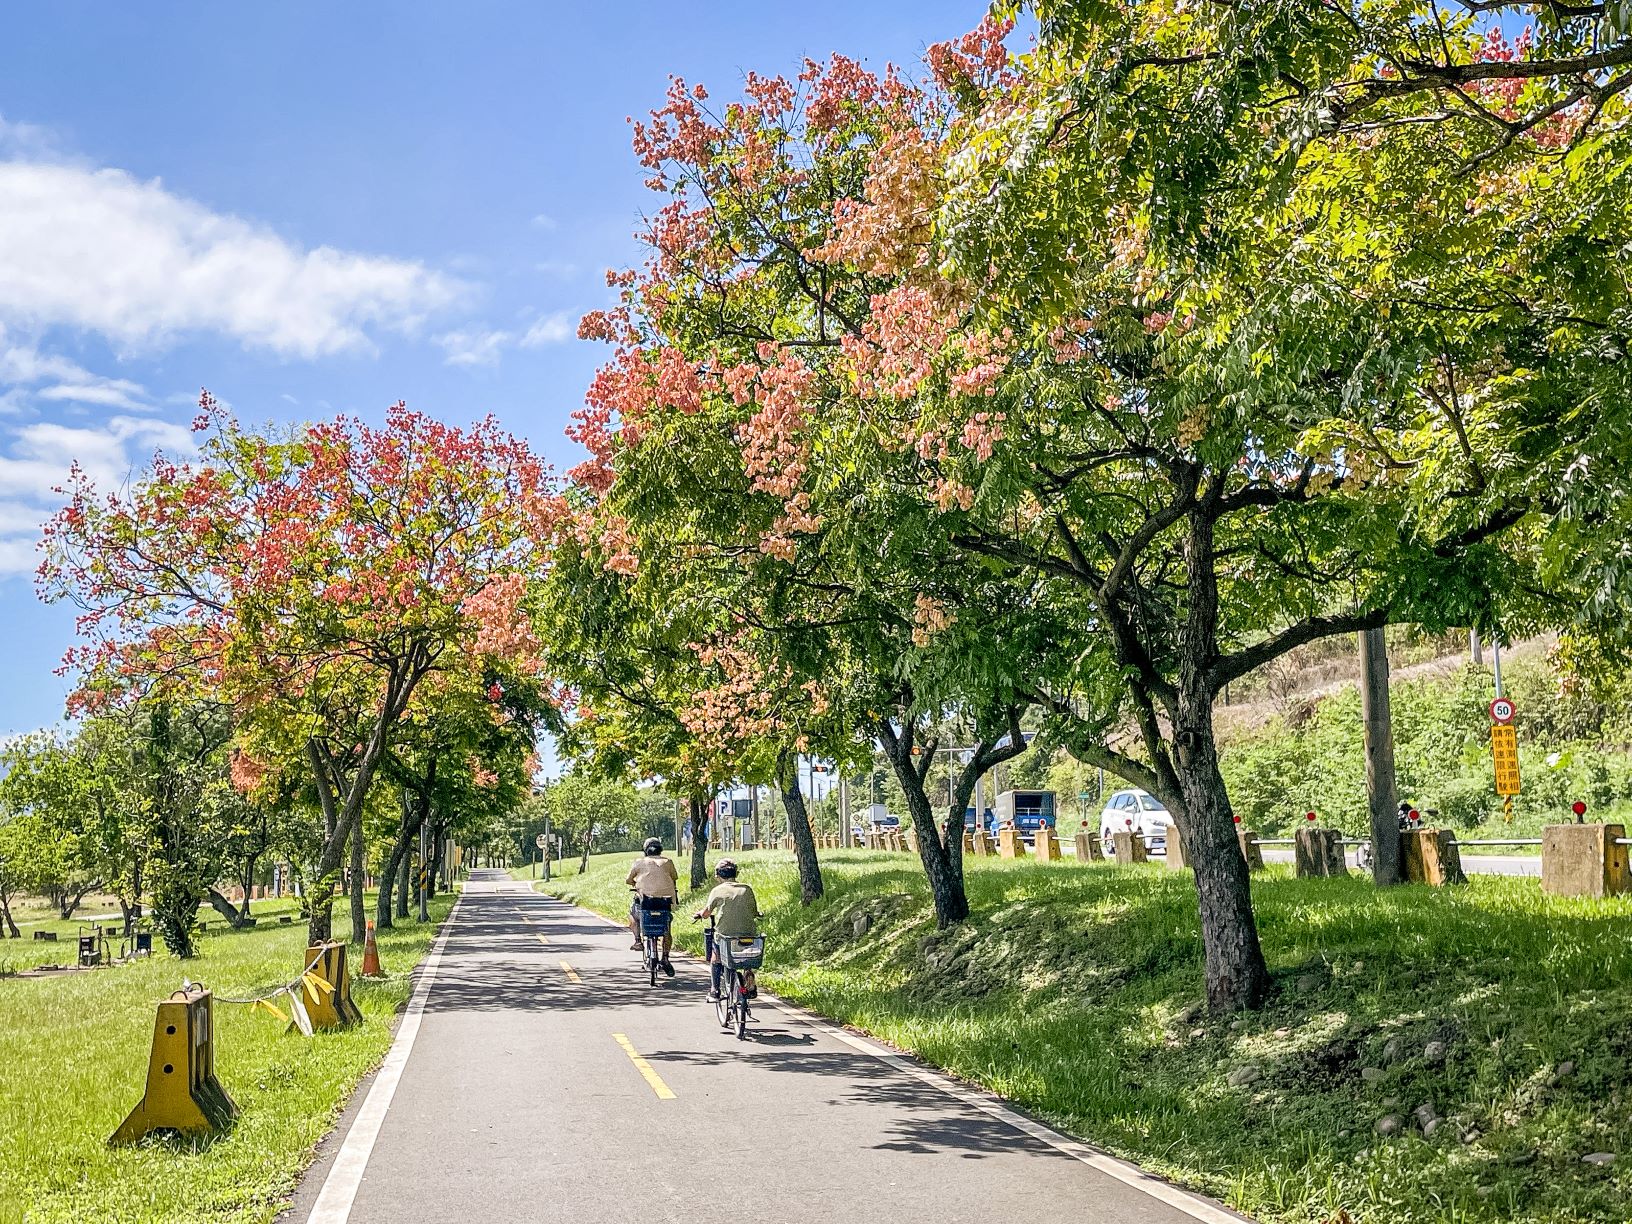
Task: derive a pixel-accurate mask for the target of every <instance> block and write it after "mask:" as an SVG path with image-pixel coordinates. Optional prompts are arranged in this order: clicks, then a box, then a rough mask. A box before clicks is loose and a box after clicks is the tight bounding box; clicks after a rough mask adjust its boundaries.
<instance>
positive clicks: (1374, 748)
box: [1360, 629, 1400, 885]
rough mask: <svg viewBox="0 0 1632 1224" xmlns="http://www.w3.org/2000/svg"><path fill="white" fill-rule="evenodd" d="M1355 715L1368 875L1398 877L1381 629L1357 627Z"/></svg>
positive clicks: (1381, 879)
mask: <svg viewBox="0 0 1632 1224" xmlns="http://www.w3.org/2000/svg"><path fill="white" fill-rule="evenodd" d="M1360 716H1361V718H1362V719H1363V720H1364V722H1365V739H1366V795H1367V797H1368V798H1369V800H1370V802H1371V875H1372V879H1373V880H1374V881H1375V882H1376V883H1377V884H1379V885H1389V884H1398V883H1399V882H1400V816H1399V799H1398V797H1397V792H1396V791H1395V789H1394V723H1393V719H1392V718H1391V717H1390V711H1389V702H1388V648H1387V643H1386V642H1385V641H1384V639H1383V631H1382V630H1381V629H1365V630H1362V631H1361V633H1360Z"/></svg>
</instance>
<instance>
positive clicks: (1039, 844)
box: [1032, 828, 1060, 863]
mask: <svg viewBox="0 0 1632 1224" xmlns="http://www.w3.org/2000/svg"><path fill="white" fill-rule="evenodd" d="M1032 847H1033V853H1035V854H1036V856H1037V861H1038V862H1039V863H1054V862H1058V861H1059V857H1060V839H1059V838H1057V837H1055V836H1054V830H1053V829H1049V828H1042V829H1038V830H1037V838H1036V840H1035V841H1034V842H1033V843H1032Z"/></svg>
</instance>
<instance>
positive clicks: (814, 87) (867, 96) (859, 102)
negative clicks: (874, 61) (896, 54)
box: [799, 55, 914, 138]
mask: <svg viewBox="0 0 1632 1224" xmlns="http://www.w3.org/2000/svg"><path fill="white" fill-rule="evenodd" d="M799 80H800V82H801V83H803V84H805V85H808V86H810V90H809V94H808V96H807V98H806V101H805V126H806V129H807V130H808V131H809V133H810V134H811V136H812V137H816V138H819V137H821V136H824V135H831V134H834V133H837V132H838V131H839V130H840V129H841V128H843V127H844V126H845V125H846V123H847V122H848V121H849V120H850V119H851V117H852V116H854V115H856V114H858V113H865V112H867V111H884V112H886V113H893V114H896V115H900V116H904V115H905V113H906V108H907V106H908V104H909V102H910V101H911V99H912V98H913V96H914V92H913V90H912V89H911V88H910V87H908V86H907V85H906V83H905V82H903V81H902V80H901V76H900V74H899V73H898V72H897V71H896V69H895V66H894V65H893V64H891V65H888V66H887V67H886V68H885V70H884V75H883V76H882V77H880V76H879V75H878V74H877V73H875V72H872V71H871V70H869V69H867V68H864V67H863V66H862V65H861V62H860V61H859V60H853V59H850V58H849V57H848V56H844V55H835V56H833V58H832V59H831V60H829V61H828V62H827V63H826V64H820V63H817V62H816V61H815V60H812V59H807V60H806V61H805V67H804V70H803V71H802V72H800V74H799Z"/></svg>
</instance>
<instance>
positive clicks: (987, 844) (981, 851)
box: [969, 833, 992, 858]
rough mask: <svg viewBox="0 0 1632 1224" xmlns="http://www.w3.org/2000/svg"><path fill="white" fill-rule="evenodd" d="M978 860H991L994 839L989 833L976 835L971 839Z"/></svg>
mask: <svg viewBox="0 0 1632 1224" xmlns="http://www.w3.org/2000/svg"><path fill="white" fill-rule="evenodd" d="M969 842H970V845H971V847H972V848H973V850H974V852H975V857H976V858H990V857H991V855H992V837H991V834H989V833H976V834H975V835H974V836H973V837H971V838H970V839H969Z"/></svg>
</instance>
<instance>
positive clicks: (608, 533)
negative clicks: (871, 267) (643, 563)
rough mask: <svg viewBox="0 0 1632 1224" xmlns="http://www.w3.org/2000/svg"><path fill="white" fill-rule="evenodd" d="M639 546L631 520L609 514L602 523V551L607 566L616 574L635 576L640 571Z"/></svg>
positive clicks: (628, 576) (627, 576)
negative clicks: (631, 526) (631, 527)
mask: <svg viewBox="0 0 1632 1224" xmlns="http://www.w3.org/2000/svg"><path fill="white" fill-rule="evenodd" d="M637 548H638V545H637V544H636V542H635V533H634V532H633V531H632V530H631V529H630V526H629V520H628V519H626V518H623V517H622V516H621V515H616V514H609V515H607V516H606V519H605V521H604V522H603V523H602V525H601V552H602V553H603V554H604V555H605V557H606V562H605V564H606V568H607V569H608V570H610V571H611V572H612V573H614V574H622V575H624V577H626V578H633V577H634V576H635V575H636V574H637V573H639V572H640V558H639V556H638V555H637Z"/></svg>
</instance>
